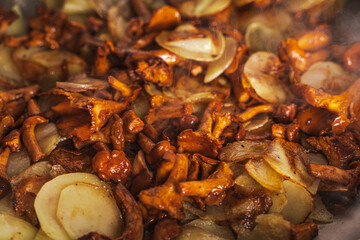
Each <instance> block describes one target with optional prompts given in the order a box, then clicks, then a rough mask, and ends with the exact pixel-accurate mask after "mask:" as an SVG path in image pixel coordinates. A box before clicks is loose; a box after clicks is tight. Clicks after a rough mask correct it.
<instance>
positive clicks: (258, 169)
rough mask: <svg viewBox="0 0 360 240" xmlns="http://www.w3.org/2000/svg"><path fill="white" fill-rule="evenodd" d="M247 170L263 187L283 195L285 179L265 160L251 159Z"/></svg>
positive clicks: (246, 166)
mask: <svg viewBox="0 0 360 240" xmlns="http://www.w3.org/2000/svg"><path fill="white" fill-rule="evenodd" d="M245 169H246V171H247V172H248V173H249V175H250V176H251V177H253V178H254V179H255V180H256V181H257V182H258V183H260V185H261V186H263V187H264V188H266V189H269V190H270V191H274V192H277V193H283V192H284V187H283V184H282V181H283V177H282V176H281V175H280V174H278V173H277V172H275V171H274V169H272V168H271V167H270V166H269V164H267V163H266V162H265V161H264V160H263V159H261V158H259V159H251V160H249V161H248V162H247V163H246V164H245Z"/></svg>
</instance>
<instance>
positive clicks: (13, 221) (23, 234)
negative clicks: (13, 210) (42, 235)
mask: <svg viewBox="0 0 360 240" xmlns="http://www.w3.org/2000/svg"><path fill="white" fill-rule="evenodd" d="M36 232H37V229H36V228H35V227H34V226H33V225H31V224H30V223H28V222H26V221H25V220H22V219H20V218H17V217H14V216H11V215H8V214H5V213H1V214H0V233H1V234H0V239H14V240H15V239H33V238H34V237H35V235H36Z"/></svg>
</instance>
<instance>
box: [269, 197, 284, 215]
mask: <svg viewBox="0 0 360 240" xmlns="http://www.w3.org/2000/svg"><path fill="white" fill-rule="evenodd" d="M271 200H272V205H271V207H270V209H269V213H280V212H281V211H282V210H283V209H284V207H285V205H286V204H287V198H286V195H285V193H275V192H271Z"/></svg>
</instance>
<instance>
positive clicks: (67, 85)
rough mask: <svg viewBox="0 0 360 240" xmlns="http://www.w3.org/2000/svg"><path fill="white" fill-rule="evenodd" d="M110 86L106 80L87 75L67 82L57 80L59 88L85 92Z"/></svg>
mask: <svg viewBox="0 0 360 240" xmlns="http://www.w3.org/2000/svg"><path fill="white" fill-rule="evenodd" d="M108 86H109V84H108V82H106V81H103V80H100V79H96V78H90V77H86V76H85V77H81V78H76V79H74V80H71V81H67V82H56V87H57V88H61V89H64V90H65V91H68V92H85V91H88V90H98V89H103V88H107V87H108Z"/></svg>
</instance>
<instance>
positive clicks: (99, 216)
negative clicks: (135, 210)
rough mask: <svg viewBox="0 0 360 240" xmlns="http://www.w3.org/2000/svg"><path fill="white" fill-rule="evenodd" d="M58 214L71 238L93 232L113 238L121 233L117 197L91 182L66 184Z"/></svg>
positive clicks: (61, 195)
mask: <svg viewBox="0 0 360 240" xmlns="http://www.w3.org/2000/svg"><path fill="white" fill-rule="evenodd" d="M99 207H101V211H99ZM56 215H57V217H58V219H59V221H60V222H61V224H62V226H63V227H64V229H65V231H66V232H67V233H68V234H69V236H70V237H71V239H77V238H80V237H81V236H83V235H85V234H87V233H90V232H97V233H100V234H103V235H106V236H109V237H111V238H116V237H118V236H119V235H120V233H121V226H122V219H121V213H120V210H119V208H118V207H117V205H116V202H115V199H114V198H113V196H112V194H109V192H107V191H106V190H104V189H103V188H100V187H98V186H95V185H92V184H87V183H75V184H72V185H70V186H67V187H65V188H64V189H63V190H62V191H61V193H60V197H59V204H58V207H57V212H56Z"/></svg>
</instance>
